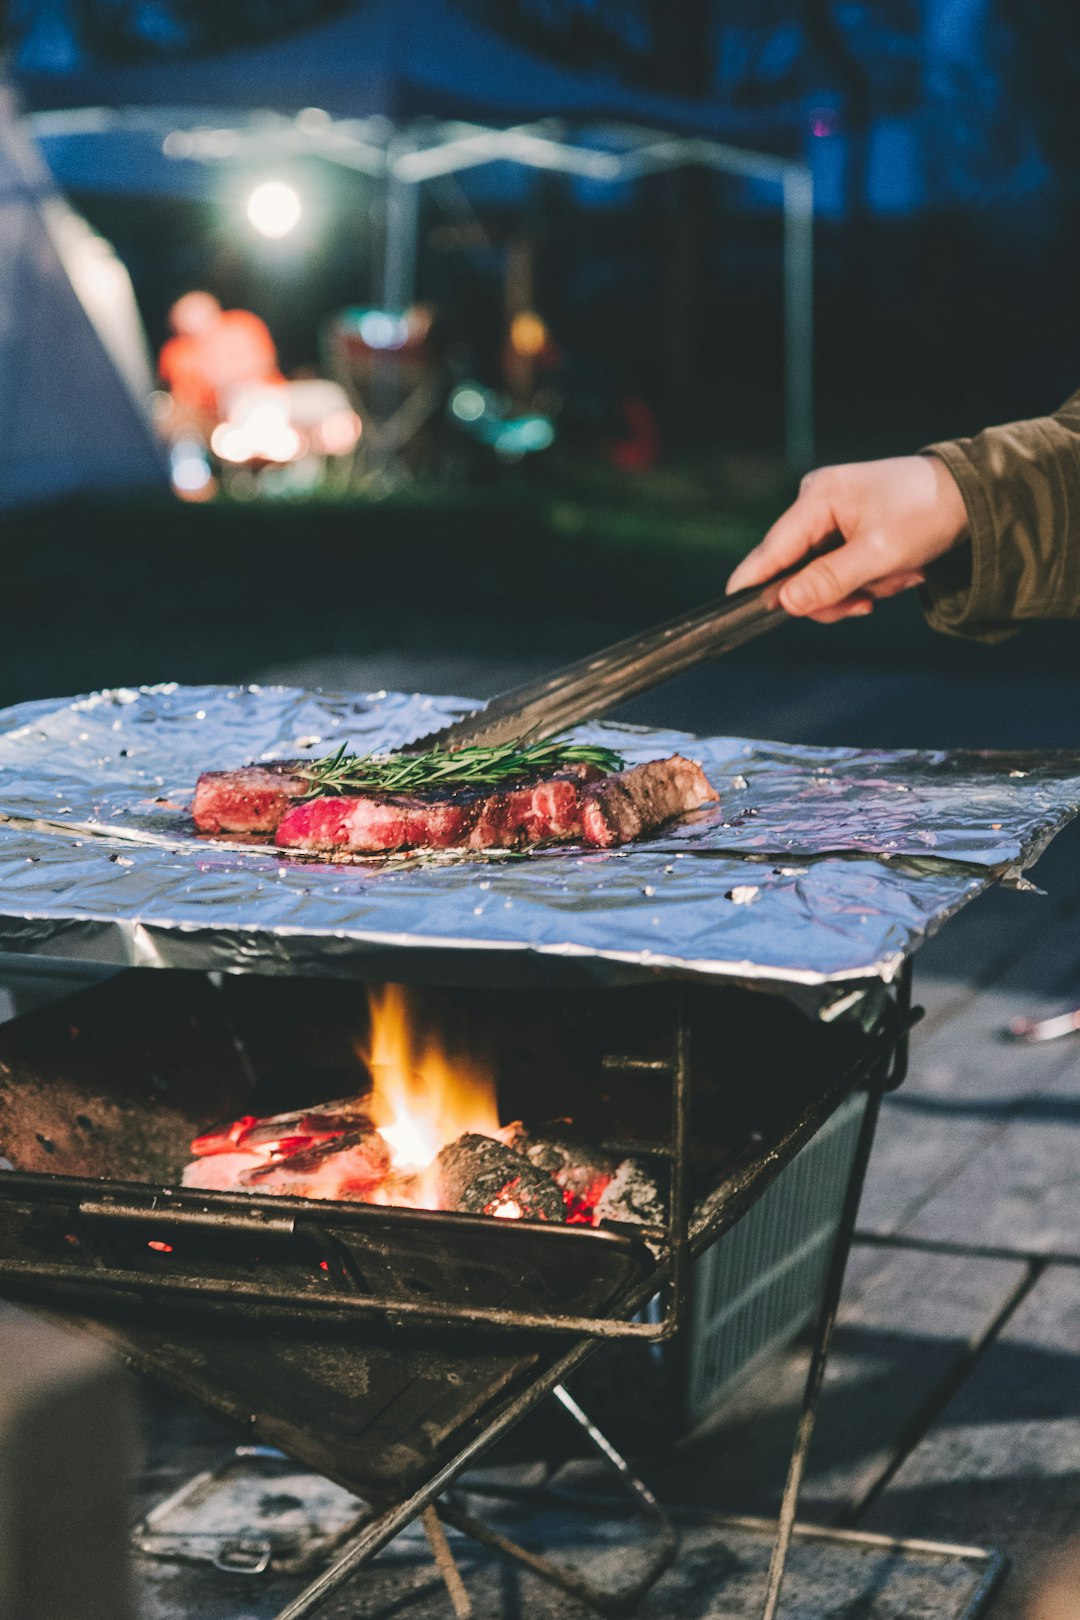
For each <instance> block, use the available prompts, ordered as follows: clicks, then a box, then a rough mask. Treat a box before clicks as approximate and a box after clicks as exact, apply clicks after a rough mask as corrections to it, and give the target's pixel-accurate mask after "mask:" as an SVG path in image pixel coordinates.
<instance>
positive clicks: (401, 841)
mask: <svg viewBox="0 0 1080 1620" xmlns="http://www.w3.org/2000/svg"><path fill="white" fill-rule="evenodd" d="M718 797H719V795H718V794H717V793H716V791H715V789H714V788H713V787H712V786H711V785H710V783H709V782H708V780H707V779H706V777H705V775H704V772H703V771H702V769H701V767H700V766H699V765H696V764H695V763H694V762H693V761H692V760H689V759H684V758H683V757H682V756H681V755H680V754H675V755H673V756H672V757H671V759H666V760H653V761H651V762H650V763H649V764H647V765H635V766H632V767H631V769H629V770H626V771H620V772H619V773H618V774H616V775H613V776H599V777H597V773H595V772H589V773H587V774H586V773H560V774H559V775H557V776H550V777H546V778H543V779H542V780H540V781H538V782H532V783H527V784H523V785H521V786H518V787H507V788H491V789H475V788H473V789H457V790H445V791H440V792H429V793H416V794H392V793H357V794H349V795H342V796H340V797H329V796H327V797H321V798H317V799H307V800H304V801H303V802H301V803H298V804H293V805H291V806H290V807H289V808H288V809H287V810H286V811H285V814H284V815H283V817H282V819H281V822H280V824H279V826H278V829H277V835H276V838H275V842H276V843H277V844H278V845H279V846H280V847H281V848H283V849H303V850H313V851H319V852H328V853H329V852H333V851H336V850H342V851H346V852H349V853H354V854H372V853H377V852H385V851H389V850H406V849H476V850H482V849H524V848H527V847H529V846H531V845H535V844H544V843H572V842H577V841H580V842H582V843H585V844H591V845H593V846H596V847H598V848H602V849H603V848H608V847H609V846H611V845H613V844H624V843H626V842H628V841H629V840H630V839H631V838H637V837H640V836H641V834H642V833H645V832H651V831H652V830H653V829H654V828H656V827H659V826H660V825H661V824H662V823H663V822H665V821H670V820H671V818H672V817H673V816H678V815H682V814H684V813H685V812H686V811H688V810H696V809H698V807H699V806H701V805H703V804H708V803H710V802H711V801H713V800H715V799H717V798H718Z"/></svg>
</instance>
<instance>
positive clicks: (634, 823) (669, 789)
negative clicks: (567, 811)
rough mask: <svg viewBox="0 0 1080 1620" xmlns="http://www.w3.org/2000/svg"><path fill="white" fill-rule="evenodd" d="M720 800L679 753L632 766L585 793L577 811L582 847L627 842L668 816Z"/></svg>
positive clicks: (698, 768)
mask: <svg viewBox="0 0 1080 1620" xmlns="http://www.w3.org/2000/svg"><path fill="white" fill-rule="evenodd" d="M719 797H720V795H719V793H717V791H716V789H715V788H714V787H713V786H712V783H711V782H710V781H709V780H708V778H707V777H706V775H705V773H704V771H703V770H702V769H701V766H700V765H698V764H696V763H695V761H694V760H692V759H684V758H683V756H682V755H681V754H672V756H671V758H670V759H651V760H649V762H648V764H647V765H632V766H631V767H630V769H629V770H627V771H619V772H618V773H617V774H616V775H614V776H607V777H605V778H604V780H603V781H602V782H597V783H596V784H595V786H593V787H590V788H589V789H588V791H587V792H586V794H585V795H584V802H583V804H582V807H581V831H582V836H583V838H584V841H585V843H587V844H595V845H597V846H598V847H599V848H601V849H606V848H608V847H609V846H610V845H612V844H628V843H629V842H630V840H631V839H632V838H640V837H641V835H642V833H647V832H651V831H652V830H653V828H654V827H660V826H662V825H663V823H664V822H665V821H670V820H671V819H672V817H673V816H681V815H684V814H685V812H686V811H687V810H696V809H697V808H698V807H699V805H703V804H709V803H712V802H714V801H715V800H717V799H719Z"/></svg>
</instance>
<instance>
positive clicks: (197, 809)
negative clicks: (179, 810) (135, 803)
mask: <svg viewBox="0 0 1080 1620" xmlns="http://www.w3.org/2000/svg"><path fill="white" fill-rule="evenodd" d="M302 763H303V761H302V760H282V761H281V763H280V764H276V763H275V764H273V765H245V766H244V767H243V768H242V769H241V770H238V771H204V772H203V774H202V775H201V776H200V777H199V780H198V782H197V783H196V785H195V799H194V802H193V804H192V806H191V813H192V815H193V816H194V818H195V825H196V827H198V829H199V831H200V832H205V833H223V832H227V833H272V832H273V831H274V830H275V828H276V827H277V824H278V822H279V821H280V820H281V818H282V816H283V815H284V814H285V812H286V810H287V809H288V808H289V801H290V800H291V799H296V798H299V797H301V796H302V795H303V794H305V793H307V792H309V791H310V788H311V783H310V781H309V780H308V778H307V777H304V776H300V775H298V773H297V768H298V766H300V765H302Z"/></svg>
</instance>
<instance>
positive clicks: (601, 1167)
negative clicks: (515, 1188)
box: [515, 1135, 617, 1198]
mask: <svg viewBox="0 0 1080 1620" xmlns="http://www.w3.org/2000/svg"><path fill="white" fill-rule="evenodd" d="M515 1151H516V1152H518V1153H523V1154H524V1156H525V1158H527V1159H528V1161H529V1163H530V1164H532V1165H535V1166H536V1168H537V1170H546V1171H547V1174H548V1175H549V1176H550V1177H551V1178H552V1180H553V1181H556V1182H557V1183H558V1184H559V1186H560V1187H562V1188H563V1189H564V1190H565V1191H566V1192H569V1193H572V1194H573V1195H574V1197H576V1198H582V1197H585V1196H586V1195H587V1194H588V1192H589V1189H590V1188H591V1187H594V1186H595V1185H596V1184H597V1182H601V1181H604V1180H605V1179H608V1178H610V1177H611V1176H613V1175H614V1174H615V1166H616V1163H617V1160H615V1159H613V1158H612V1156H611V1154H610V1153H604V1152H603V1150H602V1149H600V1148H596V1147H591V1146H590V1145H589V1144H588V1143H587V1142H583V1141H581V1140H578V1139H576V1138H575V1137H573V1136H571V1135H566V1136H554V1135H552V1136H549V1135H544V1136H530V1137H528V1138H527V1139H526V1140H525V1141H524V1143H523V1144H522V1146H520V1147H518V1146H517V1144H515Z"/></svg>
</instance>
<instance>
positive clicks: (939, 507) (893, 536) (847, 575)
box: [727, 456, 967, 624]
mask: <svg viewBox="0 0 1080 1620" xmlns="http://www.w3.org/2000/svg"><path fill="white" fill-rule="evenodd" d="M966 529H967V513H966V511H965V508H964V501H963V497H962V496H961V494H960V490H959V488H958V486H957V484H956V480H955V479H954V478H953V476H952V474H951V473H950V471H949V469H948V468H947V467H946V465H945V463H944V462H943V461H940V460H939V459H938V457H937V456H893V457H891V458H889V459H888V460H885V461H853V462H849V463H847V464H846V465H844V466H839V467H822V468H820V469H819V470H818V471H817V472H812V473H808V474H807V476H806V477H805V478H804V479H803V481H802V485H801V487H800V490H799V496H798V499H797V500H796V501H795V502H794V504H793V505H791V506H790V507H788V509H787V511H786V512H784V513H783V514H782V516H781V517H779V518H777V520H776V522H775V523H774V524H773V526H772V528H771V529H770V530H769V532H768V534H767V535H766V536H765V538H764V540H763V541H762V542H761V544H760V545H759V546H755V548H754V550H753V551H751V552H750V554H749V556H747V557H744V558H743V560H742V562H741V563H740V564H739V566H738V567H737V568H736V570H735V572H734V573H733V574H732V576H731V578H730V579H729V580H728V583H727V588H728V592H729V593H730V592H731V591H738V590H741V589H742V588H743V587H744V586H747V585H762V584H764V583H765V582H766V581H767V580H770V579H772V578H774V576H775V575H776V574H778V573H780V571H781V570H782V569H784V568H790V567H792V566H793V565H795V564H797V563H798V562H800V561H801V560H802V558H804V557H806V556H808V555H809V553H810V552H812V551H813V550H814V549H815V547H817V546H819V545H821V544H822V542H823V541H825V540H827V539H829V538H830V537H831V536H833V535H836V534H839V536H840V538H841V541H842V544H841V545H839V546H837V547H836V549H835V550H833V551H830V552H828V553H827V555H825V556H823V557H819V558H817V559H816V560H815V561H813V562H809V563H807V565H806V567H805V568H802V569H800V570H799V572H798V573H797V574H795V575H794V576H793V577H792V578H791V579H789V580H787V581H786V582H785V583H784V585H783V586H781V589H780V605H781V607H782V608H783V609H784V610H785V612H787V613H790V614H793V615H794V616H795V617H798V618H810V619H816V620H817V621H818V623H819V624H833V623H835V622H836V620H838V619H848V618H854V617H858V616H859V615H862V614H866V613H871V612H873V608H874V603H875V602H876V601H879V600H881V599H882V598H884V597H887V596H896V595H897V594H898V593H899V592H900V591H906V590H909V589H910V588H911V587H912V586H913V585H921V584H922V582H923V580H924V579H925V577H926V575H925V569H926V568H927V567H928V566H929V564H930V563H932V562H935V561H936V560H937V558H939V557H942V556H944V554H945V552H947V551H949V550H950V549H951V548H952V547H953V546H954V545H956V544H957V543H958V542H959V541H960V540H961V539H962V538H963V536H964V533H965V531H966Z"/></svg>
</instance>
